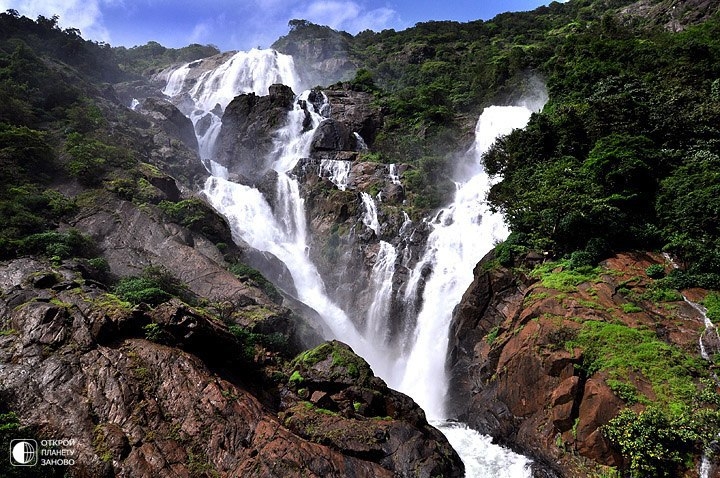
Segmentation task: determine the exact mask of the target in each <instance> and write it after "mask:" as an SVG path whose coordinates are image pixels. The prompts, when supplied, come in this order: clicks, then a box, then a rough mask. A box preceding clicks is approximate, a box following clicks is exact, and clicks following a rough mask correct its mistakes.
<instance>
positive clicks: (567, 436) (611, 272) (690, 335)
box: [448, 253, 704, 476]
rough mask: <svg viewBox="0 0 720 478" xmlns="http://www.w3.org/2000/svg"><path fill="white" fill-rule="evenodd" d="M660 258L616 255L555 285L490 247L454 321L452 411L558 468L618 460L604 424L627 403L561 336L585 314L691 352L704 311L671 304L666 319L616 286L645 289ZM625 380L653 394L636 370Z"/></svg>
mask: <svg viewBox="0 0 720 478" xmlns="http://www.w3.org/2000/svg"><path fill="white" fill-rule="evenodd" d="M537 259H541V258H528V259H527V261H529V263H530V264H532V261H533V260H537ZM662 262H663V258H662V256H659V255H650V254H640V253H636V254H623V255H618V256H616V257H614V258H612V259H609V260H607V261H606V262H605V263H604V264H603V266H604V267H605V268H606V270H607V272H606V273H604V274H602V275H600V278H599V280H598V281H597V282H592V283H582V284H578V285H577V287H572V288H568V289H567V290H564V291H558V290H556V289H552V288H549V287H547V286H543V284H542V282H538V281H537V279H533V278H530V277H526V276H523V275H518V274H515V273H513V272H512V271H511V270H509V269H506V268H503V267H500V266H497V264H494V263H493V257H492V253H491V254H489V255H488V256H487V257H486V258H485V259H483V261H481V262H480V263H479V264H478V265H477V267H476V268H475V271H474V273H475V279H474V281H473V283H472V285H471V286H470V287H469V288H468V290H467V291H466V293H465V295H464V296H463V299H462V301H461V303H460V304H459V305H458V307H457V309H456V310H455V314H454V318H453V323H452V326H451V332H450V348H449V351H450V352H449V357H448V361H449V368H450V376H451V384H450V387H449V389H450V390H452V391H453V396H452V397H451V400H450V403H449V408H450V413H451V416H456V417H457V418H458V419H460V420H462V421H466V422H467V423H469V425H470V426H471V427H473V428H475V429H477V430H479V431H481V432H483V433H487V434H489V435H491V436H493V437H494V438H495V439H496V440H497V441H499V442H501V443H505V444H508V445H510V446H512V447H514V448H515V449H517V450H519V451H521V452H523V453H525V454H528V455H530V456H532V457H534V458H535V460H536V462H537V463H538V464H540V465H544V466H546V467H547V469H549V470H554V472H555V473H557V474H558V475H559V476H585V475H586V474H588V473H589V472H588V470H592V469H593V467H594V466H597V465H598V464H600V465H609V466H620V465H622V464H623V458H622V457H621V456H620V454H619V453H618V451H616V450H615V449H613V448H612V447H611V445H610V443H609V442H608V441H607V440H606V438H605V437H604V436H603V434H602V432H601V430H600V427H601V426H602V425H604V424H606V423H607V422H608V421H609V420H610V419H612V418H613V417H614V416H616V415H617V413H618V412H619V411H620V410H621V409H622V408H624V407H626V406H628V405H626V403H625V402H624V401H623V400H622V399H621V398H619V397H618V396H617V395H616V394H615V393H613V391H612V389H611V388H610V386H609V385H608V382H607V380H608V378H609V377H608V376H607V374H606V373H605V372H603V371H592V372H591V373H590V374H588V373H586V372H585V371H584V370H585V369H584V368H583V363H584V362H585V361H586V359H587V357H585V356H584V352H583V350H582V349H581V348H578V347H574V348H568V346H567V345H566V344H568V343H571V342H570V341H572V340H574V338H575V337H576V336H577V334H578V331H579V330H580V328H581V327H582V323H583V321H585V320H593V321H600V322H608V323H620V324H623V325H627V326H628V327H633V328H638V327H640V328H646V329H649V330H656V331H657V332H658V335H659V336H661V337H663V340H665V341H667V342H668V343H670V344H673V345H674V346H676V347H678V348H679V349H681V350H684V351H686V353H687V354H688V355H691V356H692V355H695V356H696V355H698V345H697V343H698V337H699V336H700V334H701V333H702V331H703V328H704V326H703V319H702V318H701V317H700V316H699V314H698V312H697V311H695V310H694V309H693V308H692V307H690V306H689V305H688V304H687V303H685V302H682V301H679V302H674V303H672V307H673V309H674V310H676V313H675V314H676V315H675V316H676V317H678V318H679V319H678V320H675V321H667V320H661V319H659V318H661V317H664V316H666V315H667V311H666V310H664V309H663V308H662V304H654V303H652V302H640V301H638V302H637V303H638V304H639V305H641V307H637V306H636V304H632V307H629V306H628V305H627V304H628V299H627V298H626V297H625V296H624V295H623V294H622V293H621V292H619V291H620V290H625V289H621V285H622V287H625V288H626V289H627V288H632V290H634V291H638V293H639V292H642V291H643V290H645V288H646V287H647V286H648V284H649V282H650V279H648V277H647V276H646V275H645V273H644V271H645V269H646V268H647V266H649V265H651V264H654V263H662ZM627 379H628V380H630V381H631V384H632V386H633V387H634V388H636V389H637V390H638V391H639V392H641V393H647V394H650V395H651V394H652V393H653V392H652V388H651V386H650V384H649V382H648V381H647V379H646V378H644V377H642V376H641V375H637V376H630V377H628V378H627ZM651 396H652V395H651ZM634 406H636V407H637V406H638V405H634ZM571 450H572V453H569V452H570V451H571ZM574 455H577V456H579V457H581V459H580V460H578V459H576V458H575V457H574Z"/></svg>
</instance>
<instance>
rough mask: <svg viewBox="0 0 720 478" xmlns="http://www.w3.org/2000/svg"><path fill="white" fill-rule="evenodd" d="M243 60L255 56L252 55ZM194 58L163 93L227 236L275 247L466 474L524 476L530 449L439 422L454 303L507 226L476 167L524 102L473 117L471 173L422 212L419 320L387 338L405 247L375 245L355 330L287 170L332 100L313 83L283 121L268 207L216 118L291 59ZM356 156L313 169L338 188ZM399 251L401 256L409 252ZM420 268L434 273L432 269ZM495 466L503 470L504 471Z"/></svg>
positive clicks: (366, 197) (310, 298)
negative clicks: (184, 126)
mask: <svg viewBox="0 0 720 478" xmlns="http://www.w3.org/2000/svg"><path fill="white" fill-rule="evenodd" d="M250 58H254V59H255V61H249V60H248V59H250ZM193 68H199V66H198V63H197V62H195V63H191V64H188V65H183V66H181V67H179V68H178V69H176V70H174V71H171V72H169V73H168V74H167V86H166V87H165V89H164V93H165V94H166V95H167V96H169V97H171V100H173V101H175V102H176V104H178V105H182V108H181V109H182V110H183V111H184V112H185V113H186V114H187V115H188V116H189V117H190V118H191V119H192V120H193V123H194V124H195V127H196V134H197V136H198V140H199V143H200V150H201V158H202V159H203V163H204V164H206V166H207V167H208V170H209V171H210V172H211V174H213V175H212V176H211V177H210V178H208V180H207V181H206V184H205V188H204V194H205V195H206V197H207V198H208V200H209V201H210V203H211V204H212V206H213V207H214V208H215V209H216V210H217V211H218V212H220V213H221V214H222V215H224V216H225V217H226V218H227V220H228V222H229V224H230V226H231V229H232V234H233V237H235V238H237V239H242V240H243V241H245V242H246V243H248V244H249V245H250V246H251V247H253V248H256V249H258V250H261V251H267V252H270V253H272V254H273V255H274V256H276V257H277V258H278V259H280V260H281V261H282V262H284V263H285V265H286V266H287V267H288V269H289V270H290V272H291V275H292V277H293V280H294V282H295V286H296V289H297V298H298V299H299V300H300V301H302V302H304V303H305V304H307V305H308V306H310V307H312V308H313V309H315V310H316V311H317V312H318V313H319V314H320V316H321V317H322V318H323V320H324V321H325V323H326V325H327V327H328V329H329V330H330V331H331V334H332V336H333V337H332V338H338V339H340V340H342V341H344V342H346V343H348V344H349V345H350V346H351V347H352V348H353V349H354V350H355V352H356V353H358V354H359V355H361V356H363V357H364V358H365V359H366V360H367V361H368V362H369V363H370V365H371V366H372V368H373V370H374V371H375V372H376V374H377V375H378V376H380V377H382V378H384V379H385V380H386V381H387V382H388V384H389V385H390V386H392V387H393V388H396V389H399V390H400V391H403V392H405V393H407V394H409V395H410V396H412V397H413V398H414V399H415V401H417V402H418V403H419V404H420V405H421V406H422V407H423V408H424V409H425V411H426V413H427V416H428V418H429V419H431V420H432V421H433V422H432V423H434V424H435V425H436V426H438V428H439V429H441V430H442V431H444V432H445V434H446V436H447V437H448V439H449V440H450V442H451V444H452V445H453V446H454V447H455V448H456V450H457V451H458V453H459V454H460V456H461V458H462V459H463V461H464V462H465V464H466V467H467V475H466V476H468V477H470V478H475V477H485V476H508V477H509V476H513V477H515V476H526V475H527V474H528V471H527V464H528V460H527V458H525V457H522V456H521V455H516V454H514V453H511V452H509V451H507V450H505V449H503V448H501V447H497V446H495V445H492V443H490V438H488V437H484V436H482V435H480V434H478V433H477V432H475V431H473V430H470V429H469V428H467V427H466V426H463V425H462V424H457V423H452V422H447V421H446V419H447V418H448V417H446V416H445V410H444V400H445V396H446V394H447V378H446V376H445V369H444V364H445V358H446V355H447V345H448V327H449V324H450V320H451V314H452V310H453V308H454V307H455V305H456V304H457V303H458V302H459V301H460V298H461V297H462V293H463V292H464V291H465V289H466V288H467V287H468V285H469V284H470V283H471V281H472V270H473V267H474V265H475V264H476V263H477V262H478V261H479V260H480V259H481V258H482V256H483V255H484V254H485V253H486V252H487V251H489V250H490V248H491V247H492V246H493V244H494V242H495V241H498V240H501V239H503V238H504V237H505V236H506V235H507V230H506V229H505V226H504V225H503V222H502V220H501V218H500V217H499V216H497V215H492V214H490V212H489V210H488V208H487V205H486V203H485V195H486V193H487V191H488V188H489V187H490V186H491V184H492V179H491V178H490V177H488V175H487V174H485V173H484V171H482V168H481V167H480V161H479V158H480V154H481V153H482V152H483V151H484V150H485V149H487V147H488V146H489V145H490V144H491V143H492V141H493V140H494V139H495V137H497V135H499V134H505V133H509V132H510V131H511V130H512V129H513V128H517V127H523V126H524V125H525V124H526V122H527V120H528V118H529V115H530V111H529V110H527V109H525V108H520V107H491V108H487V109H486V110H485V112H484V113H483V114H482V116H481V117H480V119H479V121H478V126H477V129H476V137H477V140H476V144H475V146H474V147H473V148H472V150H471V151H470V152H469V153H468V154H469V155H470V156H471V158H472V162H473V163H474V164H475V167H474V168H473V174H471V175H469V176H468V177H465V178H461V180H459V181H458V183H457V185H458V188H457V192H456V194H455V198H454V201H453V203H452V204H450V205H449V206H447V207H446V208H444V209H443V210H441V211H440V212H439V213H438V214H437V215H436V216H435V217H434V218H433V219H428V220H427V222H428V224H429V227H430V228H431V229H432V231H431V233H430V236H429V238H428V241H427V244H426V247H425V250H424V252H423V255H422V257H421V258H420V260H419V261H418V263H417V265H416V266H415V267H414V268H413V270H412V271H411V276H410V279H409V282H408V285H407V289H408V293H407V294H408V297H409V295H411V294H416V293H417V292H418V290H419V289H418V287H419V284H420V283H421V281H424V289H423V294H422V307H420V308H419V311H418V312H419V313H418V314H417V318H416V321H415V323H414V327H409V329H408V330H407V331H406V332H405V335H404V336H403V337H401V338H400V339H401V340H400V341H401V343H402V346H401V347H391V346H389V342H388V333H389V321H390V320H391V318H390V317H389V315H390V301H391V297H392V292H393V290H392V288H393V276H394V273H395V271H396V268H397V264H398V263H402V264H405V263H406V261H405V257H402V258H399V257H398V256H399V255H400V254H399V252H400V251H399V250H398V249H396V248H395V247H393V245H391V244H390V243H388V242H385V241H379V243H378V250H377V253H376V258H375V263H374V266H373V269H372V271H371V274H370V281H369V282H370V285H369V289H368V291H369V294H370V297H372V301H371V304H370V306H369V308H368V310H367V311H366V316H365V319H366V320H365V325H364V329H363V330H362V331H360V330H358V328H357V327H356V326H355V324H354V323H353V322H352V321H351V320H350V319H349V318H348V315H347V314H346V312H345V311H344V310H343V309H342V307H341V306H340V305H338V304H335V303H333V301H332V300H330V299H329V297H328V295H327V293H326V290H325V285H324V283H323V278H322V277H321V275H320V273H319V272H318V270H317V268H316V267H315V265H314V264H313V263H312V261H311V260H310V258H309V255H308V241H307V218H306V217H305V204H304V201H303V199H302V197H301V195H300V192H299V189H300V188H299V185H298V182H297V181H296V179H295V178H294V177H293V176H292V174H291V173H290V172H291V171H292V170H293V168H294V167H295V165H296V164H297V162H298V160H299V159H300V158H304V157H308V155H309V151H310V143H311V140H312V137H313V133H314V131H315V128H317V127H318V125H319V124H320V123H321V122H322V121H323V120H324V116H323V114H324V113H326V112H327V111H328V110H329V108H328V106H327V99H326V98H325V104H323V105H319V106H317V109H316V106H313V103H312V102H310V101H307V99H308V92H305V93H303V94H302V95H300V97H299V98H298V101H296V102H295V106H294V109H293V110H292V111H290V112H289V113H288V116H287V120H286V123H285V124H284V125H283V126H282V127H281V128H279V129H278V131H277V132H276V134H275V135H274V149H273V151H272V152H271V154H270V158H269V159H270V163H271V164H272V168H273V169H274V170H275V171H276V172H277V183H276V191H275V192H276V198H275V201H274V203H273V207H272V208H271V207H270V204H269V203H268V202H267V200H266V199H265V197H264V196H263V194H262V193H260V191H258V190H257V189H255V188H253V187H249V186H246V185H242V184H237V183H234V182H231V181H228V180H227V171H226V170H224V168H222V167H219V165H217V163H215V162H214V161H213V160H212V147H213V142H214V140H215V137H216V136H217V132H218V131H219V127H220V111H219V110H222V108H225V107H226V106H227V104H228V103H229V101H230V100H231V99H232V97H234V96H235V95H237V94H240V93H245V92H248V89H249V88H257V89H254V90H251V91H255V92H256V93H258V94H265V93H266V92H267V86H269V84H272V83H276V82H282V83H285V84H289V85H291V86H295V85H296V81H295V78H297V76H296V75H295V74H294V72H293V67H292V59H291V58H290V57H287V58H284V56H283V55H279V54H278V53H276V52H270V51H260V50H253V51H251V52H248V53H244V52H240V53H238V54H236V55H234V56H233V57H232V58H231V59H230V60H228V61H226V62H225V63H222V64H221V65H220V66H217V67H215V68H212V69H207V70H206V71H204V72H202V73H200V74H199V75H198V74H196V72H193V71H192V70H193ZM193 75H194V79H191V76H193ZM283 75H286V76H283ZM188 97H189V98H190V100H191V104H190V105H188V103H187V98H188ZM216 105H218V106H219V108H218V106H216ZM306 111H307V112H309V113H310V117H311V120H312V121H311V122H312V124H311V125H310V126H309V127H308V126H307V123H305V124H303V122H304V121H305V119H306ZM351 166H352V164H351V163H350V162H346V161H336V162H329V161H327V162H325V161H324V162H322V163H321V167H320V175H321V176H323V177H328V178H329V179H330V180H331V181H332V182H333V183H334V184H335V185H336V186H337V187H338V188H339V189H343V190H344V189H347V188H348V187H349V173H350V167H351ZM389 175H390V177H391V178H392V182H393V183H396V184H398V183H399V182H400V180H399V177H398V174H397V167H396V165H392V166H390V168H389ZM396 181H397V182H396ZM359 197H360V199H361V201H362V204H363V208H364V213H363V215H362V218H361V220H362V222H363V224H364V225H365V226H366V227H368V228H369V229H372V230H373V231H374V232H375V234H376V235H377V234H378V233H379V229H380V224H379V220H378V210H377V204H376V203H375V200H374V199H373V197H372V196H371V195H370V194H368V193H366V192H360V194H359ZM403 214H404V217H405V222H404V223H403V225H402V227H401V233H403V234H404V233H406V231H408V230H409V228H410V227H412V224H413V223H412V221H410V219H409V217H408V216H407V214H405V213H404V212H403ZM403 254H407V250H405V251H404V252H403ZM427 271H431V272H430V275H429V276H428V275H427ZM501 470H502V472H503V473H505V475H502V474H499V473H501Z"/></svg>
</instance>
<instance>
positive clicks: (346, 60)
mask: <svg viewBox="0 0 720 478" xmlns="http://www.w3.org/2000/svg"><path fill="white" fill-rule="evenodd" d="M293 22H295V24H294V25H292V23H293ZM350 39H351V36H350V35H349V34H348V33H345V32H338V31H335V30H333V29H331V28H329V27H324V26H320V25H313V24H310V23H309V22H305V21H304V20H297V21H296V20H293V21H292V22H291V30H290V33H289V34H288V35H286V36H284V37H281V38H280V39H278V40H277V41H276V42H275V43H273V45H272V48H274V49H276V50H278V51H280V52H281V53H286V54H288V55H292V56H293V59H294V60H295V68H296V69H297V70H298V72H299V74H300V77H301V79H302V83H303V84H305V85H311V86H315V85H323V86H326V85H330V84H333V83H335V82H338V81H346V80H349V79H351V78H352V77H353V76H354V75H355V70H357V65H356V64H355V63H354V62H353V61H352V60H351V59H350V55H349V54H348V52H349V49H350V44H349V40H350Z"/></svg>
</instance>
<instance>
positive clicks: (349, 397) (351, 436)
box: [280, 341, 464, 477]
mask: <svg viewBox="0 0 720 478" xmlns="http://www.w3.org/2000/svg"><path fill="white" fill-rule="evenodd" d="M291 367H292V374H291V375H290V383H291V391H292V392H293V393H290V394H288V395H287V396H286V397H285V398H284V400H283V403H282V405H281V409H282V410H283V411H282V412H281V414H280V416H281V417H282V418H283V423H284V424H285V425H286V426H287V427H288V428H290V429H291V430H293V431H294V432H295V433H297V434H298V435H300V436H303V437H305V438H307V439H310V440H312V441H315V442H318V443H330V444H332V445H333V446H334V447H336V448H338V449H340V450H343V451H344V452H346V453H348V454H351V455H353V456H357V457H367V458H370V457H375V458H376V459H379V462H380V464H382V465H383V466H385V467H386V468H389V469H393V470H395V472H396V473H397V476H407V477H410V476H413V477H415V476H423V477H432V476H445V477H455V476H458V477H460V476H464V474H463V466H462V462H461V461H460V459H459V457H458V456H457V454H456V453H455V451H454V450H453V449H452V448H451V447H450V446H448V445H447V443H446V442H445V439H444V436H443V435H442V434H441V433H440V432H439V431H438V430H436V429H435V428H433V427H431V426H429V425H428V423H427V421H426V419H425V415H424V413H423V412H422V410H421V409H420V408H419V407H418V406H417V405H416V404H415V403H414V402H413V401H412V399H411V398H410V397H408V396H406V395H403V394H401V393H399V392H395V391H393V390H390V389H388V388H387V386H386V385H385V383H384V382H383V381H382V380H381V379H379V378H377V377H375V376H373V374H372V371H371V370H370V366H369V365H368V364H367V362H365V361H364V360H363V359H362V358H360V357H358V356H356V355H355V354H354V353H353V352H352V350H351V349H350V348H349V347H348V346H346V345H345V344H342V343H340V342H337V341H333V342H328V343H325V344H322V345H320V346H318V347H316V348H315V349H312V350H309V351H307V352H304V353H302V354H301V355H299V356H298V357H297V358H296V359H295V360H294V361H293V362H292V364H291ZM302 400H304V401H302ZM399 417H403V422H402V423H401V422H398V421H397V420H396V419H397V418H399ZM421 450H422V451H421ZM428 458H430V459H428ZM408 459H410V460H411V462H408V461H407V460H408ZM411 463H412V464H411Z"/></svg>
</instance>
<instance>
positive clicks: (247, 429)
mask: <svg viewBox="0 0 720 478" xmlns="http://www.w3.org/2000/svg"><path fill="white" fill-rule="evenodd" d="M80 270H81V269H79V268H78V264H75V263H72V262H66V263H65V264H63V265H62V266H52V265H50V264H48V263H44V262H39V261H35V260H32V259H20V260H16V261H12V262H7V263H3V264H0V287H1V288H2V300H0V312H1V314H0V316H1V317H2V319H1V322H0V328H1V329H2V330H3V333H2V334H0V363H1V364H2V365H1V366H0V391H1V392H2V396H3V399H4V405H5V406H8V407H10V408H11V409H12V410H14V411H15V412H16V413H17V414H18V415H19V416H20V417H21V421H22V423H23V425H25V426H32V427H33V428H34V429H36V430H37V431H38V433H39V435H40V436H41V437H43V438H51V439H60V438H72V439H74V440H75V443H74V445H73V452H74V455H73V457H74V459H75V460H76V465H74V466H72V467H69V468H68V473H69V474H70V476H73V477H88V478H90V477H92V478H97V477H111V476H118V477H153V476H155V477H158V476H159V477H173V478H174V477H190V476H223V477H224V476H227V477H234V476H243V477H246V476H247V477H272V476H277V477H295V476H297V477H300V476H303V477H307V476H311V477H321V476H329V477H345V476H358V477H388V478H389V477H397V476H403V477H415V476H427V477H430V476H435V475H438V474H439V475H442V476H449V477H451V476H461V475H462V465H461V463H460V462H459V459H458V458H457V455H455V454H454V452H453V451H452V449H451V448H450V446H449V445H448V444H447V442H446V441H445V440H444V437H442V436H441V435H439V432H437V431H436V430H434V429H433V428H431V427H430V426H429V425H427V423H426V422H425V420H424V417H423V414H422V411H421V410H420V409H419V408H418V407H417V405H415V404H414V403H412V401H411V400H410V399H409V398H407V397H405V396H403V395H401V394H399V393H397V392H392V391H390V390H388V389H387V388H386V387H384V384H382V382H381V381H379V380H378V379H376V378H374V377H373V376H372V374H371V373H370V371H369V367H367V364H364V362H363V361H362V359H360V358H359V357H356V356H355V355H354V354H352V352H351V351H350V350H349V349H347V348H346V347H344V346H342V345H340V344H333V345H332V346H331V350H332V351H342V353H343V355H342V357H343V362H342V363H341V364H338V363H334V362H332V360H333V358H334V357H335V356H336V355H335V354H334V353H333V354H331V355H330V360H331V363H327V364H326V362H327V360H324V361H323V360H319V361H318V362H317V363H314V364H312V365H308V363H307V360H304V361H302V364H301V363H300V362H298V365H297V367H298V368H297V370H299V371H301V372H302V373H305V375H306V376H307V377H308V387H312V389H313V396H314V397H315V398H314V399H312V400H315V402H317V403H321V402H322V403H324V402H323V399H324V395H322V393H329V394H332V396H331V397H330V398H329V400H330V402H328V403H343V404H344V405H343V406H344V410H346V412H345V414H346V415H347V416H343V417H342V418H341V417H340V415H333V414H327V413H325V412H324V411H323V410H320V409H313V407H308V406H306V404H312V402H307V401H305V399H303V398H302V397H300V396H299V395H298V393H299V392H298V393H296V391H295V388H294V386H291V388H288V382H286V381H285V380H286V379H283V378H282V377H283V375H282V372H281V369H280V364H281V357H280V355H278V354H277V353H270V352H267V351H264V350H263V349H260V348H258V346H257V345H256V346H255V358H254V359H253V358H248V357H247V356H246V355H245V354H244V353H243V352H242V350H243V347H244V345H243V343H242V341H241V339H238V338H237V337H236V336H235V335H234V334H233V333H231V332H230V330H229V328H228V326H227V325H225V324H224V323H222V322H220V321H219V320H217V319H216V318H214V317H213V316H211V315H208V314H207V313H206V312H202V311H200V310H196V309H193V308H192V307H189V306H187V305H186V304H184V303H182V302H180V301H178V300H171V301H169V302H166V303H164V304H161V305H160V306H158V307H157V308H155V309H149V308H147V307H136V308H134V309H133V308H130V307H128V305H127V304H125V303H122V302H120V301H119V300H118V299H117V298H115V297H114V296H112V295H110V294H108V293H107V292H106V291H105V290H104V289H103V288H102V287H101V286H99V285H98V284H96V283H94V282H88V281H86V280H85V278H84V277H83V276H82V275H81V273H80ZM150 324H153V327H152V328H149V327H148V325H150ZM150 331H153V333H152V335H151V334H150ZM158 332H159V333H158ZM149 339H152V340H149ZM326 365H327V367H329V368H326ZM310 370H314V371H315V374H313V373H310ZM318 391H319V392H321V393H320V394H316V393H315V392H318ZM280 397H282V399H281V398H280ZM280 402H282V409H283V410H284V411H282V412H281V413H280V415H278V414H277V411H278V410H277V404H278V403H280ZM348 403H351V405H350V409H349V410H347V404H348ZM355 403H360V404H361V406H356V405H355ZM313 406H314V405H313ZM363 407H365V408H363ZM293 411H297V413H294V412H293ZM371 412H372V413H371ZM373 413H382V414H383V418H381V419H374V418H369V417H371V416H374V415H373ZM313 427H317V428H313ZM311 430H319V431H322V434H320V433H321V432H317V433H316V432H311Z"/></svg>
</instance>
